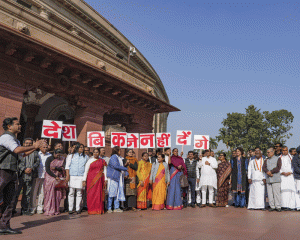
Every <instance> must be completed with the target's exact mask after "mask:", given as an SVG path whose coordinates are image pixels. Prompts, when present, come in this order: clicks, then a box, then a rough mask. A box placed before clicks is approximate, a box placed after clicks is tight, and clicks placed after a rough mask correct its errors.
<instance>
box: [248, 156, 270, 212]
mask: <svg viewBox="0 0 300 240" xmlns="http://www.w3.org/2000/svg"><path fill="white" fill-rule="evenodd" d="M263 165H264V159H263V158H260V159H256V158H255V159H252V160H250V162H249V165H248V179H251V180H252V183H251V184H250V191H249V201H248V209H264V208H265V184H264V182H263V180H264V179H266V176H265V173H264V172H263V170H262V167H263Z"/></svg>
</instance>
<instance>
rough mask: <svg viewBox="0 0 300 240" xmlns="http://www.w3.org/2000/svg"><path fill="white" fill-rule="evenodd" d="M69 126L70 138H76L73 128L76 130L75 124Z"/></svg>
mask: <svg viewBox="0 0 300 240" xmlns="http://www.w3.org/2000/svg"><path fill="white" fill-rule="evenodd" d="M70 128H71V133H72V136H71V137H72V139H74V138H76V136H75V135H76V134H75V130H76V126H70Z"/></svg>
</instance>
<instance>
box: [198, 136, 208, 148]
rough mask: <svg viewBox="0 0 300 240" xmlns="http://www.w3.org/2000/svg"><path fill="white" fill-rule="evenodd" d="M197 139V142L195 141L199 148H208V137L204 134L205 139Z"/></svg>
mask: <svg viewBox="0 0 300 240" xmlns="http://www.w3.org/2000/svg"><path fill="white" fill-rule="evenodd" d="M195 141H197V143H195V146H196V147H197V148H203V149H208V146H207V143H208V139H207V138H206V137H204V136H203V139H196V140H195Z"/></svg>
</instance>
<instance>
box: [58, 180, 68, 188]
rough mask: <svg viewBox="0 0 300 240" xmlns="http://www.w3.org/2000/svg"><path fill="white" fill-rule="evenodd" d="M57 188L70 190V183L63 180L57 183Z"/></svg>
mask: <svg viewBox="0 0 300 240" xmlns="http://www.w3.org/2000/svg"><path fill="white" fill-rule="evenodd" d="M55 188H68V183H67V182H66V179H65V178H61V179H60V180H59V181H56V185H55Z"/></svg>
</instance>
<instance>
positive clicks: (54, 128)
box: [42, 120, 63, 139]
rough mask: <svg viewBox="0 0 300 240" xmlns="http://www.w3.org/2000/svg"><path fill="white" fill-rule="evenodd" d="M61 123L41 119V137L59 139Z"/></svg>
mask: <svg viewBox="0 0 300 240" xmlns="http://www.w3.org/2000/svg"><path fill="white" fill-rule="evenodd" d="M62 124H63V122H61V121H53V120H43V128H42V138H57V139H61V132H62Z"/></svg>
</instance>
